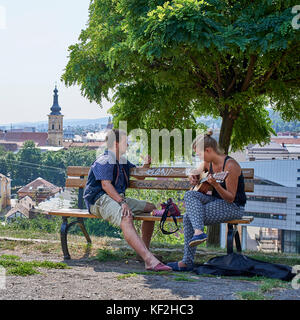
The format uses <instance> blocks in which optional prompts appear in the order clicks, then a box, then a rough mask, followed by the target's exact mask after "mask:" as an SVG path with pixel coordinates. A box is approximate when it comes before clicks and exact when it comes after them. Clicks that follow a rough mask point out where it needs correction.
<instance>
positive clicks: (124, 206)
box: [122, 203, 132, 217]
mask: <svg viewBox="0 0 300 320" xmlns="http://www.w3.org/2000/svg"><path fill="white" fill-rule="evenodd" d="M122 216H123V217H132V211H131V210H130V208H129V206H128V204H127V203H123V204H122Z"/></svg>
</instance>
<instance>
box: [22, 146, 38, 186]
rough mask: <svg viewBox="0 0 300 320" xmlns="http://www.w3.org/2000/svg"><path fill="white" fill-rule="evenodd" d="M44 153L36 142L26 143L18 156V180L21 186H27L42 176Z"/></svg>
mask: <svg viewBox="0 0 300 320" xmlns="http://www.w3.org/2000/svg"><path fill="white" fill-rule="evenodd" d="M41 159H42V153H41V150H39V149H38V148H36V146H35V143H34V141H32V140H29V141H25V143H24V145H23V147H22V149H21V150H20V151H19V152H18V154H17V161H18V163H16V179H17V181H18V184H19V185H26V184H28V183H30V182H31V181H33V180H35V179H37V178H38V177H39V176H40V165H41Z"/></svg>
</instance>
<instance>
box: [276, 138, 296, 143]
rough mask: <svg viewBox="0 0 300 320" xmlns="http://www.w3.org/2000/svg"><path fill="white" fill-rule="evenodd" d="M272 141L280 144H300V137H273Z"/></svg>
mask: <svg viewBox="0 0 300 320" xmlns="http://www.w3.org/2000/svg"><path fill="white" fill-rule="evenodd" d="M271 141H273V142H276V143H279V144H282V143H285V144H300V139H299V138H271Z"/></svg>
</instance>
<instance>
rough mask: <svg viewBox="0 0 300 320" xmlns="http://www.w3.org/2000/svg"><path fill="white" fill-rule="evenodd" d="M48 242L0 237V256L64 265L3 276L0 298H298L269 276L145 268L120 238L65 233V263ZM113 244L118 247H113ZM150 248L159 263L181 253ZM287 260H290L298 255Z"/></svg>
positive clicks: (203, 255)
mask: <svg viewBox="0 0 300 320" xmlns="http://www.w3.org/2000/svg"><path fill="white" fill-rule="evenodd" d="M6 239H7V238H6ZM44 240H45V239H44ZM49 240H51V241H52V242H43V241H34V242H31V241H28V240H26V241H25V240H23V241H20V240H19V241H15V240H11V239H10V240H4V238H3V237H2V239H0V243H1V245H0V256H2V257H8V258H9V257H13V258H14V259H17V257H18V258H19V259H20V261H21V262H26V261H52V262H58V263H61V262H63V263H66V265H67V266H68V267H69V268H65V269H55V268H51V269H48V268H45V267H43V268H41V267H39V268H37V271H38V272H39V273H38V274H33V275H29V276H20V275H11V274H8V275H7V276H6V289H5V290H0V300H78V299H79V300H91V299H92V300H99V299H100V300H112V299H113V300H162V299H164V300H165V299H167V300H186V299H195V300H198V299H201V300H239V299H272V300H287V299H291V300H300V290H294V289H293V288H292V286H291V284H290V283H284V282H283V281H277V280H275V281H274V280H272V279H271V280H268V279H264V280H261V279H255V280H256V281H254V280H253V279H244V278H237V279H234V278H228V277H226V278H224V277H222V278H220V277H208V276H198V275H196V274H195V273H192V272H189V273H182V272H181V273H179V272H173V273H172V274H158V273H154V272H145V269H144V264H143V263H142V262H141V261H140V260H139V259H138V258H137V257H136V255H135V254H134V253H133V252H132V251H131V250H130V249H129V248H128V247H126V244H125V243H124V242H123V241H122V240H118V241H117V240H111V239H108V238H103V239H101V238H97V239H96V238H92V240H93V246H92V247H91V248H90V247H87V246H86V245H85V244H84V242H83V240H82V238H81V237H71V239H70V248H69V249H70V252H71V254H72V259H71V260H68V261H64V260H63V258H62V255H61V252H60V244H59V241H57V239H56V240H53V239H49ZM47 241H48V240H47ZM119 247H120V248H121V250H117V248H119ZM154 251H155V252H156V254H158V255H159V256H160V257H161V258H162V259H163V260H164V262H167V261H171V260H173V259H175V258H177V257H179V256H180V255H181V251H180V249H178V248H177V249H176V248H175V249H174V248H171V249H170V248H169V249H166V248H164V249H156V250H154ZM99 252H100V253H101V254H99ZM111 254H112V255H111ZM216 254H224V252H223V253H222V252H218V251H216V252H209V251H208V249H206V248H205V249H203V248H202V249H199V250H198V261H199V259H200V262H201V261H202V262H203V261H205V260H208V259H209V258H210V257H211V256H213V255H216ZM292 258H293V259H294V260H293V261H294V264H295V261H296V262H297V261H298V260H295V259H298V258H299V255H298V258H297V257H296V258H295V257H292ZM9 259H10V258H9Z"/></svg>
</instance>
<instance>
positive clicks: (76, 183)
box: [66, 178, 87, 188]
mask: <svg viewBox="0 0 300 320" xmlns="http://www.w3.org/2000/svg"><path fill="white" fill-rule="evenodd" d="M86 183H87V179H77V178H68V179H67V180H66V188H84V187H85V185H86Z"/></svg>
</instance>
